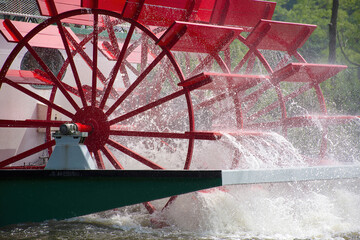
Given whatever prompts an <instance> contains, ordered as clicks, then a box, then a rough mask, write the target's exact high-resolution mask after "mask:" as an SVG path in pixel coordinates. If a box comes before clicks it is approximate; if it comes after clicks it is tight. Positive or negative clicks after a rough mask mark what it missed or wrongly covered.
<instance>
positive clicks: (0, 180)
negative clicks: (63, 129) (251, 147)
mask: <svg viewBox="0 0 360 240" xmlns="http://www.w3.org/2000/svg"><path fill="white" fill-rule="evenodd" d="M216 186H221V171H220V170H218V171H216V170H215V171H172V170H159V171H157V170H140V171H137V170H74V171H72V170H0V196H1V197H0V226H1V225H8V224H13V223H21V222H38V221H44V220H47V219H65V218H70V217H75V216H81V215H85V214H89V213H95V212H99V211H104V210H108V209H113V208H116V207H122V206H126V205H132V204H136V203H141V202H145V201H150V200H155V199H160V198H164V197H169V196H173V195H178V194H183V193H188V192H193V191H197V190H201V189H206V188H212V187H216Z"/></svg>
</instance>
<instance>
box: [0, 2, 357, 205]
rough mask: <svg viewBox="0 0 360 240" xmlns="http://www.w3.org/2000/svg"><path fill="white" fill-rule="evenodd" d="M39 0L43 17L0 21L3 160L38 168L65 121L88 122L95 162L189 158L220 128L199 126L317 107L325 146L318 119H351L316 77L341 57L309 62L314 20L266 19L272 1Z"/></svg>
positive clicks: (302, 116)
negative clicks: (306, 47) (336, 109)
mask: <svg viewBox="0 0 360 240" xmlns="http://www.w3.org/2000/svg"><path fill="white" fill-rule="evenodd" d="M38 3H39V6H40V8H41V12H42V14H43V15H48V16H50V18H49V19H47V20H45V21H43V22H42V23H40V24H32V23H25V22H15V21H13V22H12V21H9V20H1V21H0V30H1V31H2V33H3V35H4V36H5V38H6V39H7V40H8V41H9V42H15V43H16V45H15V44H13V46H9V47H13V51H12V52H11V53H10V55H9V56H8V58H7V59H6V61H5V63H4V65H3V67H2V69H1V72H0V86H1V94H0V104H1V106H0V107H1V109H5V110H2V111H1V112H0V134H1V136H6V137H1V138H0V146H1V152H0V169H1V168H6V169H9V168H13V169H20V168H42V167H44V165H45V162H44V161H43V159H46V158H48V157H49V156H50V155H51V154H52V148H53V146H54V145H55V141H54V140H53V138H52V132H53V131H54V127H59V126H60V125H61V124H63V123H65V122H78V123H82V124H85V125H89V126H91V127H92V129H93V130H92V132H91V133H90V135H89V137H88V138H87V139H86V141H85V144H86V145H87V147H88V149H89V151H90V152H91V154H92V156H93V157H94V159H95V160H96V162H97V166H98V168H100V169H105V168H115V169H124V168H126V169H139V168H140V169H141V168H145V169H149V168H150V169H190V167H191V163H192V154H193V151H194V147H195V145H194V142H195V140H197V139H199V140H200V139H202V140H216V139H218V137H219V135H218V134H215V133H212V132H197V131H196V130H197V129H200V130H207V131H212V130H224V129H225V130H230V131H232V132H241V131H243V132H247V133H249V134H250V133H253V134H254V135H259V134H261V132H264V131H269V130H271V131H273V130H276V131H279V132H281V133H282V134H284V135H287V134H288V132H289V129H291V128H299V127H308V126H311V125H312V124H313V123H312V121H311V120H312V119H313V117H312V116H311V115H310V114H309V113H311V112H312V111H313V110H314V111H315V110H318V111H320V112H321V116H320V117H319V118H318V119H320V121H321V122H322V123H323V125H324V128H323V132H322V143H321V146H319V148H320V151H319V155H320V157H324V156H325V153H326V139H325V137H326V134H327V128H326V126H327V125H328V124H329V123H331V122H335V123H337V122H338V121H346V120H349V119H351V117H341V116H340V117H328V116H326V115H327V110H326V105H325V100H324V97H323V94H322V92H321V88H320V85H319V84H320V83H321V82H323V81H325V80H326V79H328V78H330V77H332V76H333V75H335V74H337V73H338V72H339V71H341V70H342V69H344V68H345V66H339V65H324V64H310V63H307V62H306V61H305V59H304V58H303V57H302V56H301V55H300V54H299V53H298V49H299V48H301V47H302V45H303V44H304V42H305V41H306V40H307V39H308V37H309V36H310V35H311V33H312V32H313V30H314V29H315V26H314V25H306V24H295V23H284V22H275V21H271V16H272V14H273V11H274V8H275V3H272V2H268V1H252V0H244V1H240V2H239V1H235V0H234V1H233V0H230V1H225V0H218V1H213V2H211V1H191V0H189V1H156V0H151V1H141V0H139V1H120V2H118V1H92V0H86V1H85V0H84V1H79V0H77V1H74V0H62V1H54V0H39V1H38ZM80 7H86V9H79V8H80ZM114 11H115V12H114ZM198 22H202V23H201V24H200V23H198ZM204 22H207V23H209V24H204ZM225 25H228V26H225ZM79 26H80V27H79ZM234 26H238V27H234ZM48 48H51V49H52V51H48V52H46V49H48ZM44 49H45V50H44ZM53 50H58V53H59V56H56V58H53V56H52V55H55V52H56V51H55V52H54V51H53ZM23 56H26V59H24V60H23V61H22V63H28V62H30V63H31V64H30V65H31V66H21V67H20V69H19V60H20V59H21V58H22V57H23ZM24 58H25V57H24ZM274 59H275V61H273V60H274ZM62 60H63V61H62ZM54 62H56V63H57V64H53V63H54ZM53 65H56V66H53ZM204 72H212V73H204ZM310 95H311V97H309V96H310ZM309 99H310V103H309V101H308V100H309ZM295 100H296V101H295ZM295 102H300V103H302V102H304V104H303V105H302V104H297V103H296V104H294V103H295ZM298 109H301V110H302V111H300V113H299V111H297V110H298ZM309 109H310V110H309ZM195 126H196V128H195ZM235 134H236V133H235ZM238 136H241V134H238ZM235 158H236V159H234V162H233V164H232V166H233V167H234V168H235V167H237V163H238V162H239V159H238V158H239V156H238V155H236V156H235ZM29 163H30V165H28V164H29ZM24 164H25V166H24ZM173 199H174V197H173V198H171V199H170V201H169V202H171V201H172V200H173ZM169 202H168V203H169ZM146 207H147V209H148V210H149V211H150V212H153V211H154V208H153V207H152V206H151V204H149V203H147V204H146Z"/></svg>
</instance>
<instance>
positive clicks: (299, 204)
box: [0, 133, 360, 240]
mask: <svg viewBox="0 0 360 240" xmlns="http://www.w3.org/2000/svg"><path fill="white" fill-rule="evenodd" d="M197 144H199V146H197V147H196V148H195V149H197V151H196V152H195V153H194V157H193V164H192V167H193V168H199V169H232V168H238V169H261V168H263V169H264V168H279V167H280V168H281V167H291V166H307V165H308V163H307V162H306V160H304V158H303V157H302V155H301V154H300V153H299V151H298V150H297V149H296V148H294V147H293V146H292V145H291V143H289V142H288V141H287V140H286V139H285V138H284V137H282V136H281V135H279V134H276V133H266V134H262V135H254V134H252V135H251V134H245V135H242V136H241V137H240V136H236V135H234V134H228V133H224V136H223V138H222V139H221V140H219V141H201V142H199V143H197ZM179 146H180V145H179ZM178 151H179V149H178ZM163 158H164V159H160V160H161V161H165V160H166V159H167V160H168V155H167V154H164V156H163ZM359 186H360V181H359V180H341V181H340V180H336V181H335V180H334V181H313V182H301V183H276V184H275V183H274V184H256V185H241V186H229V187H221V188H215V189H209V190H204V191H199V192H195V193H190V194H185V195H181V196H178V198H177V199H176V200H175V201H174V202H173V203H172V204H171V205H170V206H168V207H167V208H166V209H165V210H163V211H158V212H156V213H155V214H153V215H150V214H149V213H148V212H147V211H146V210H145V209H144V207H143V206H142V205H141V204H139V205H134V206H128V207H124V208H120V209H118V210H113V211H108V212H105V213H99V214H92V215H88V216H84V217H79V218H74V219H70V220H66V221H48V222H44V223H41V224H39V225H34V224H32V225H26V224H25V225H18V226H16V227H15V228H10V229H9V230H6V229H0V239H2V238H1V237H4V238H3V239H6V238H7V237H14V236H18V238H23V237H35V238H46V237H51V238H54V239H57V238H62V239H63V238H66V237H67V236H68V237H69V238H73V237H78V238H79V239H80V238H83V239H84V238H96V239H110V238H111V239H295V238H296V239H337V240H338V239H358V238H359V237H360V224H359V223H360V207H359V206H360V187H359ZM160 201H161V200H160ZM162 201H166V200H162ZM160 205H161V206H163V203H162V204H160ZM159 222H160V223H161V226H162V227H161V228H159V224H155V225H154V223H159Z"/></svg>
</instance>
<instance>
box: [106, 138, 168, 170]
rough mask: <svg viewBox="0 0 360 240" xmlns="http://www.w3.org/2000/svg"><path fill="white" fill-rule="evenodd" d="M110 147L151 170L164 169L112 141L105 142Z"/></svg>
mask: <svg viewBox="0 0 360 240" xmlns="http://www.w3.org/2000/svg"><path fill="white" fill-rule="evenodd" d="M107 143H108V144H109V145H110V146H112V147H114V148H116V149H118V150H119V151H121V152H123V153H125V154H126V155H128V156H130V157H132V158H134V159H135V160H137V161H139V162H141V163H142V164H144V165H146V166H148V167H150V168H152V169H164V168H163V167H161V166H159V165H158V164H156V163H154V162H152V161H150V160H149V159H146V158H145V157H143V156H141V155H140V154H138V153H136V152H134V151H132V150H131V149H129V148H127V147H125V146H123V145H121V144H119V143H117V142H115V141H113V140H110V139H109V140H108V142H107Z"/></svg>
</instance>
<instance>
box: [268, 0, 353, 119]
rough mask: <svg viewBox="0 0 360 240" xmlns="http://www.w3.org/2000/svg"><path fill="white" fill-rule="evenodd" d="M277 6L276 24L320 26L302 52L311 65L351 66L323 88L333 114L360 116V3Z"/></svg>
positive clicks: (293, 1) (329, 0)
mask: <svg viewBox="0 0 360 240" xmlns="http://www.w3.org/2000/svg"><path fill="white" fill-rule="evenodd" d="M276 2H277V5H276V9H275V14H274V17H273V19H274V20H278V21H286V22H298V23H307V24H315V25H317V26H318V27H317V29H316V30H315V31H314V33H313V34H312V35H311V36H310V39H309V40H308V41H307V42H306V43H305V44H304V46H303V47H302V49H300V53H301V54H302V55H303V56H304V57H305V59H306V60H307V61H308V62H310V63H328V62H331V63H332V64H344V65H348V69H347V70H345V71H343V72H342V73H340V74H338V75H337V76H335V77H334V78H332V79H331V80H328V81H325V82H323V83H322V84H321V87H322V89H323V91H324V95H325V97H326V100H327V105H328V110H329V112H330V113H331V112H340V113H344V114H355V115H360V64H359V63H360V27H359V25H360V0H341V1H339V0H277V1H276ZM337 4H338V5H337ZM334 5H335V10H334ZM336 9H337V11H336ZM336 13H337V14H336ZM329 30H330V31H329ZM334 36H335V38H334ZM329 51H330V52H329Z"/></svg>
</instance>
